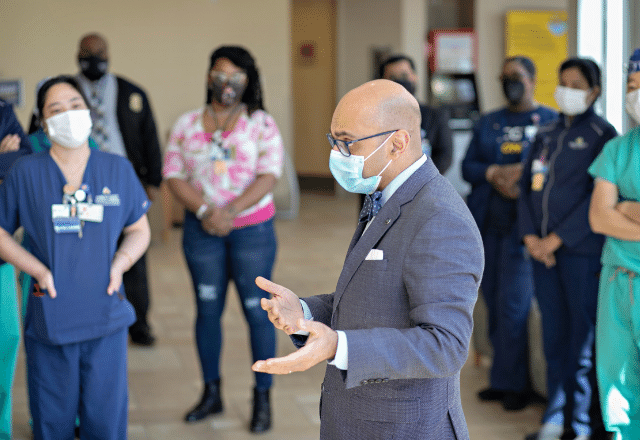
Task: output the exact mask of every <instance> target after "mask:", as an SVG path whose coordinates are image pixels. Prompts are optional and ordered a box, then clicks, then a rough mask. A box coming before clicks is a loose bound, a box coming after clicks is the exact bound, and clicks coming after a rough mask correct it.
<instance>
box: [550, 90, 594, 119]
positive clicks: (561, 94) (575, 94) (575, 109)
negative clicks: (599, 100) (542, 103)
mask: <svg viewBox="0 0 640 440" xmlns="http://www.w3.org/2000/svg"><path fill="white" fill-rule="evenodd" d="M588 96H589V91H587V90H580V89H572V88H570V87H563V86H557V87H556V91H555V92H554V94H553V97H554V98H555V100H556V102H557V103H558V107H560V110H561V111H562V113H564V114H565V115H567V116H575V115H580V114H582V113H584V112H586V111H587V109H588V108H589V102H587V97H588Z"/></svg>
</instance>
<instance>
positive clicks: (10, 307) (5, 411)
mask: <svg viewBox="0 0 640 440" xmlns="http://www.w3.org/2000/svg"><path fill="white" fill-rule="evenodd" d="M17 302H18V298H17V293H16V277H15V271H14V270H13V266H11V265H10V264H7V263H5V264H2V265H0V439H1V440H4V439H10V438H11V386H12V385H13V377H14V373H15V369H16V359H17V357H18V347H19V345H20V325H19V315H18V304H17Z"/></svg>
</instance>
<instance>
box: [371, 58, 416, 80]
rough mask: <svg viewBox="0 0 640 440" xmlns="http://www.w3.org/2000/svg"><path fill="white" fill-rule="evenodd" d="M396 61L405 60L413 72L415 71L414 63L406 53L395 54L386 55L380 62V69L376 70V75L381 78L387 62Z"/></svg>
mask: <svg viewBox="0 0 640 440" xmlns="http://www.w3.org/2000/svg"><path fill="white" fill-rule="evenodd" d="M398 61H406V62H408V63H409V65H410V66H411V70H413V71H414V72H415V71H416V64H415V63H414V62H413V60H412V59H411V58H409V57H408V56H406V55H402V54H396V55H391V56H389V57H387V58H386V59H385V60H384V61H383V62H382V64H380V69H379V71H378V77H379V78H383V77H384V70H385V69H386V68H387V66H388V65H389V64H393V63H397V62H398Z"/></svg>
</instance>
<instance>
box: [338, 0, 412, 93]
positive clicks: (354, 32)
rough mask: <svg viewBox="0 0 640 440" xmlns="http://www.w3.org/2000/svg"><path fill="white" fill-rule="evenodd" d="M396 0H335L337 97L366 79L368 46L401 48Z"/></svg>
mask: <svg viewBox="0 0 640 440" xmlns="http://www.w3.org/2000/svg"><path fill="white" fill-rule="evenodd" d="M399 23H400V1H395V0H393V1H389V0H338V72H337V94H338V96H337V97H338V99H340V98H341V97H342V96H343V95H344V94H345V93H347V92H348V91H349V90H351V89H353V88H355V87H357V86H359V85H361V84H363V83H365V82H367V81H369V80H371V79H372V76H371V49H372V48H373V47H390V48H391V49H392V50H394V51H399V50H400V49H401V47H400V46H401V34H400V26H399Z"/></svg>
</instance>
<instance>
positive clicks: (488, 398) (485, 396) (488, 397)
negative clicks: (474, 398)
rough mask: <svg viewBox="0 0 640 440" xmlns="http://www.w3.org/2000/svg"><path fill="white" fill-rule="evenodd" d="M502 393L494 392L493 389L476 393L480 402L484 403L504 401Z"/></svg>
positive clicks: (499, 391)
mask: <svg viewBox="0 0 640 440" xmlns="http://www.w3.org/2000/svg"><path fill="white" fill-rule="evenodd" d="M504 394H505V392H504V391H501V390H496V389H495V388H487V389H484V390H482V391H480V392H479V393H478V397H479V398H480V400H483V401H485V402H494V401H496V400H502V399H504Z"/></svg>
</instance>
